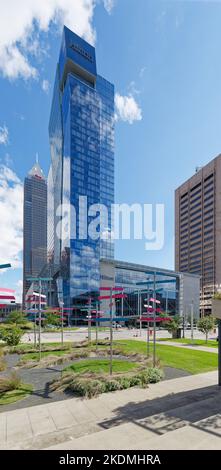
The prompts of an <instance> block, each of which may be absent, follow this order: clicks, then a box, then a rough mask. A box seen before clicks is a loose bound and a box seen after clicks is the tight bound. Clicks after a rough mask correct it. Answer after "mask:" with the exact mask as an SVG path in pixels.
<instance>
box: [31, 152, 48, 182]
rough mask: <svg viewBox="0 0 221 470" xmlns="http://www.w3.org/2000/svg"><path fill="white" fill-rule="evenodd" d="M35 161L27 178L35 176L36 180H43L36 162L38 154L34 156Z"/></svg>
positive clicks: (43, 177)
mask: <svg viewBox="0 0 221 470" xmlns="http://www.w3.org/2000/svg"><path fill="white" fill-rule="evenodd" d="M35 160H36V161H35V164H34V166H33V168H32V169H31V170H30V171H29V176H37V178H41V179H45V176H44V173H43V171H42V169H41V167H40V165H39V162H38V152H36V154H35Z"/></svg>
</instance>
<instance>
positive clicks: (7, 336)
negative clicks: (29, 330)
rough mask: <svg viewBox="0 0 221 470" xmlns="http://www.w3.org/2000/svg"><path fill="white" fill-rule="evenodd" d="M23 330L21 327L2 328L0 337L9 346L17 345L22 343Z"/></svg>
mask: <svg viewBox="0 0 221 470" xmlns="http://www.w3.org/2000/svg"><path fill="white" fill-rule="evenodd" d="M22 335H23V332H22V330H21V329H20V328H16V327H14V326H13V327H12V328H10V329H5V330H0V339H1V340H2V341H4V342H5V343H6V344H7V346H17V345H18V344H19V343H20V340H21V337H22Z"/></svg>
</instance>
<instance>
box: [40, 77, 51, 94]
mask: <svg viewBox="0 0 221 470" xmlns="http://www.w3.org/2000/svg"><path fill="white" fill-rule="evenodd" d="M41 87H42V90H43V91H44V92H45V93H48V92H49V88H50V83H49V81H48V80H42V84H41Z"/></svg>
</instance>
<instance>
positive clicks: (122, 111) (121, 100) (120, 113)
mask: <svg viewBox="0 0 221 470" xmlns="http://www.w3.org/2000/svg"><path fill="white" fill-rule="evenodd" d="M115 109H116V120H121V121H125V122H129V123H130V124H133V122H134V121H141V119H142V110H141V108H140V107H139V105H138V103H137V102H136V100H135V99H134V97H133V96H132V95H129V96H121V95H120V94H119V93H117V94H116V95H115Z"/></svg>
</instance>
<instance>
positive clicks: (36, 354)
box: [21, 349, 71, 361]
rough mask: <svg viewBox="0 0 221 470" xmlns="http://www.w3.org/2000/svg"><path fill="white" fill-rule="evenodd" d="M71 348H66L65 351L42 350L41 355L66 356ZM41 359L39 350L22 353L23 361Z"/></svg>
mask: <svg viewBox="0 0 221 470" xmlns="http://www.w3.org/2000/svg"><path fill="white" fill-rule="evenodd" d="M70 351H71V350H69V349H65V350H64V351H42V352H41V357H42V358H43V357H47V356H64V355H65V354H68V353H69V352H70ZM38 359H39V352H34V353H27V354H22V355H21V360H22V361H38Z"/></svg>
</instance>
